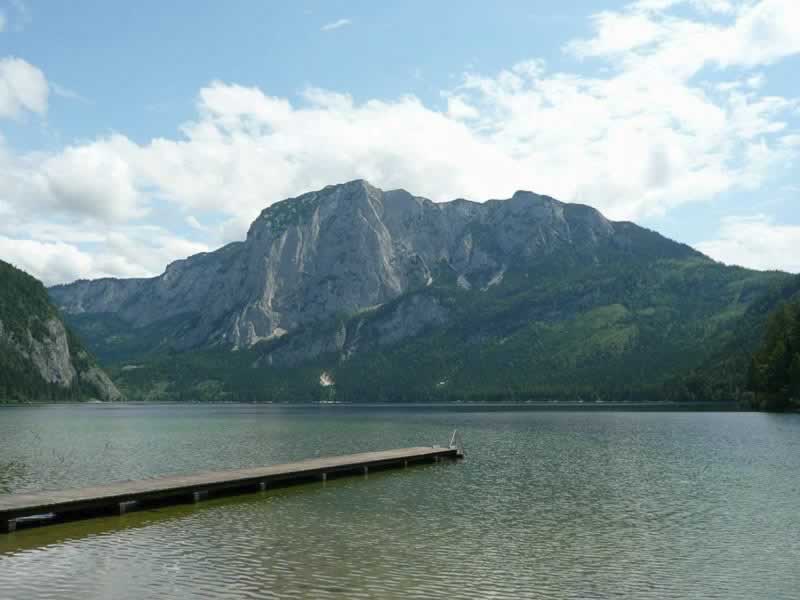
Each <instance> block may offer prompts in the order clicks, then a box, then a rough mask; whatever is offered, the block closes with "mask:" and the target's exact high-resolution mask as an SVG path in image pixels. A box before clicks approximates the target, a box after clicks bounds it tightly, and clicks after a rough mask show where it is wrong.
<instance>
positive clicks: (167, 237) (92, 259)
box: [0, 226, 208, 285]
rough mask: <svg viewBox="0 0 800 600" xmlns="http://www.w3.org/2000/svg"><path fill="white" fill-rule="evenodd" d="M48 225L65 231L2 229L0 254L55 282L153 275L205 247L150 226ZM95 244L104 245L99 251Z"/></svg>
mask: <svg viewBox="0 0 800 600" xmlns="http://www.w3.org/2000/svg"><path fill="white" fill-rule="evenodd" d="M34 229H35V228H34ZM44 229H45V230H46V229H48V227H47V226H45V227H44ZM50 229H51V232H50V233H56V234H60V235H64V237H63V238H62V239H51V236H48V235H46V234H45V235H44V236H43V237H42V238H40V239H30V238H24V237H13V236H9V235H4V234H3V233H0V259H2V260H4V261H6V262H9V263H12V264H14V265H16V266H17V267H18V268H20V269H23V270H24V271H26V272H28V273H30V274H31V275H33V276H34V277H37V278H38V279H40V280H42V281H43V282H44V283H45V285H55V284H58V283H66V282H70V281H74V280H76V279H96V278H99V277H152V276H154V275H157V274H159V273H160V272H161V271H163V269H164V266H165V265H166V264H168V263H170V262H172V261H174V260H177V259H180V258H185V257H186V256H189V255H190V254H196V253H198V252H206V251H208V247H207V246H206V245H205V244H198V243H194V242H190V241H188V240H184V239H180V238H177V237H175V236H173V235H172V234H170V233H168V232H167V231H165V230H163V229H161V228H158V227H152V226H140V227H124V228H120V229H115V230H103V231H96V230H89V231H83V232H82V231H78V230H76V229H75V227H74V226H71V227H69V228H67V227H63V228H61V227H50ZM65 230H68V231H65ZM39 233H42V232H41V231H40V232H39ZM98 247H100V248H102V251H99V252H98V251H97V248H98Z"/></svg>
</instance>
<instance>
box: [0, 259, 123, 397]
mask: <svg viewBox="0 0 800 600" xmlns="http://www.w3.org/2000/svg"><path fill="white" fill-rule="evenodd" d="M121 398H122V396H121V394H120V392H119V390H117V388H116V387H115V386H114V384H113V383H112V382H111V380H110V379H109V378H108V376H107V375H106V374H105V373H104V372H103V371H102V370H101V369H100V368H99V367H98V366H97V365H96V364H95V362H94V360H93V359H92V358H91V357H90V356H89V354H88V353H87V352H86V350H84V349H83V347H82V346H81V344H80V342H79V341H78V340H77V339H76V338H75V337H74V336H73V335H72V334H71V332H70V331H69V330H68V329H67V328H66V327H65V326H64V323H63V322H62V321H61V318H60V316H59V314H58V311H57V310H56V308H55V307H54V306H53V305H52V303H51V302H50V299H49V297H48V295H47V291H46V290H45V288H44V286H43V285H42V284H41V283H40V282H39V281H38V280H36V279H34V278H33V277H31V276H30V275H28V274H27V273H24V272H23V271H20V270H19V269H16V268H15V267H13V266H11V265H10V264H8V263H5V262H3V261H0V402H3V401H9V400H79V399H101V400H120V399H121Z"/></svg>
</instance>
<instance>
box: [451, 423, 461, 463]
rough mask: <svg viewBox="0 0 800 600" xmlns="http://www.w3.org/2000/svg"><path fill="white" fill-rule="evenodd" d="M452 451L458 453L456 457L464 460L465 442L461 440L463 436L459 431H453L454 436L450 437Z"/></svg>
mask: <svg viewBox="0 0 800 600" xmlns="http://www.w3.org/2000/svg"><path fill="white" fill-rule="evenodd" d="M450 449H451V450H455V451H456V456H458V457H459V458H464V441H463V440H462V439H461V434H460V433H459V432H458V429H454V430H453V435H451V436H450Z"/></svg>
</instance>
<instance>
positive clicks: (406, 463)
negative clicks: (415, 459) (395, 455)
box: [403, 459, 408, 469]
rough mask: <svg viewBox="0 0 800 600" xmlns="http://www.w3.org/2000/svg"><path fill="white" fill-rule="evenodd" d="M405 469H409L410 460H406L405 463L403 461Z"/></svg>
mask: <svg viewBox="0 0 800 600" xmlns="http://www.w3.org/2000/svg"><path fill="white" fill-rule="evenodd" d="M403 468H404V469H407V468H408V459H406V460H404V461H403Z"/></svg>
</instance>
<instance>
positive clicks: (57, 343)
mask: <svg viewBox="0 0 800 600" xmlns="http://www.w3.org/2000/svg"><path fill="white" fill-rule="evenodd" d="M45 329H46V331H47V334H46V336H45V337H44V338H43V339H41V340H38V339H36V338H34V337H33V335H32V334H31V332H30V331H28V332H27V337H28V340H27V342H28V343H27V344H26V345H24V346H23V345H19V349H20V352H21V353H22V354H23V355H25V356H27V357H28V358H29V359H30V360H31V362H32V363H33V364H34V365H35V366H36V368H37V369H38V371H39V373H40V374H41V376H42V379H44V380H45V381H47V382H49V383H55V384H57V385H59V386H61V387H69V386H71V385H72V382H73V381H74V380H75V378H76V377H77V375H78V372H77V370H76V369H75V366H74V365H73V364H72V356H71V355H70V351H69V341H68V340H67V331H66V329H64V324H63V323H62V322H61V321H59V320H58V319H56V318H50V319H48V320H47V322H46V323H45ZM26 347H27V350H26Z"/></svg>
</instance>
